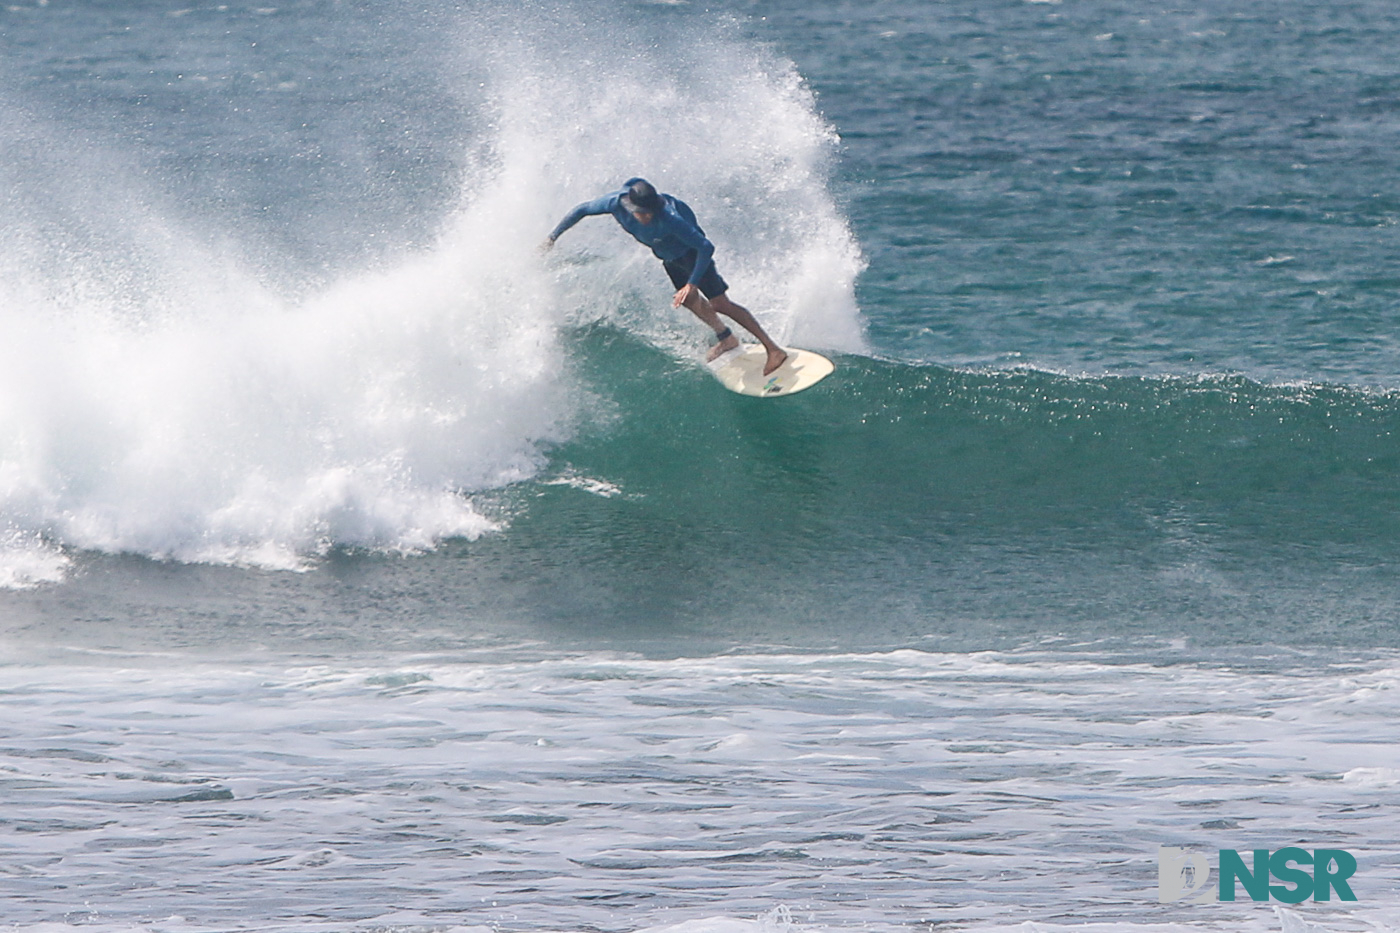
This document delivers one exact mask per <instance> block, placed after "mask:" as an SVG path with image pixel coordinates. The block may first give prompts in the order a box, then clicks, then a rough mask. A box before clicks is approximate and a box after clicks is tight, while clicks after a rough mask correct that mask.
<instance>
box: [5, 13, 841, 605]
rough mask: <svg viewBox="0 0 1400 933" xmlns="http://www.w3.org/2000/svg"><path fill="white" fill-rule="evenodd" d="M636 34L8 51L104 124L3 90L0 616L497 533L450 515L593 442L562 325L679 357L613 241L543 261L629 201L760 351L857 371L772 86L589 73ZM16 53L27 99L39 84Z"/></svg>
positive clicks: (557, 23) (399, 20) (815, 211)
mask: <svg viewBox="0 0 1400 933" xmlns="http://www.w3.org/2000/svg"><path fill="white" fill-rule="evenodd" d="M43 17H48V20H42V18H43ZM26 24H28V25H26ZM627 25H628V21H627V19H626V18H625V17H622V16H621V15H616V14H611V13H608V12H606V11H603V10H597V9H592V8H590V7H589V6H588V5H587V4H579V5H574V6H570V5H567V4H566V5H562V6H557V7H554V8H552V9H551V10H549V11H546V12H539V11H535V12H526V13H521V12H519V11H517V10H515V9H514V8H513V7H512V6H510V5H508V4H504V3H502V4H484V5H476V6H474V7H473V9H472V10H470V11H457V10H453V9H450V8H443V9H438V10H430V11H428V12H423V11H421V10H413V9H411V8H409V7H407V6H403V7H400V6H397V5H392V4H391V5H379V6H377V7H376V8H375V9H374V10H369V9H360V8H356V9H352V10H343V9H342V7H341V6H340V5H338V4H327V3H310V4H304V5H299V6H296V7H293V8H290V9H288V10H285V11H283V10H272V9H268V10H262V11H257V12H249V11H242V10H235V11H229V10H228V9H227V8H222V7H221V8H219V10H214V9H212V8H211V9H209V10H195V9H191V10H187V11H180V14H179V15H170V14H169V11H166V10H156V9H154V8H151V9H148V8H145V7H142V6H121V7H113V8H104V9H100V10H97V11H94V12H93V13H92V14H91V16H88V17H86V18H84V17H83V16H80V14H79V13H78V12H77V11H74V10H70V9H66V8H63V9H54V10H47V9H40V10H36V11H34V14H33V17H32V18H31V20H25V21H24V22H23V23H20V24H19V25H17V26H16V27H15V28H16V29H17V30H19V31H20V33H21V34H22V31H23V30H24V29H26V28H29V29H33V30H35V34H36V35H39V34H40V33H42V32H43V31H44V30H51V31H53V32H54V34H55V35H57V36H59V37H60V38H59V39H58V40H57V41H58V42H59V43H60V44H62V43H64V42H66V43H68V46H67V47H66V48H63V49H61V50H60V51H61V52H66V53H67V54H68V55H69V56H70V58H71V60H72V61H73V62H75V63H76V67H79V68H81V69H85V70H86V71H87V72H88V73H90V74H91V75H93V76H94V77H95V78H96V79H98V84H97V86H98V87H100V89H101V93H100V94H98V95H97V98H98V99H88V98H87V97H85V96H84V90H83V86H82V83H81V82H79V83H78V85H77V86H73V87H69V86H68V85H64V87H65V88H67V90H63V91H57V92H47V91H44V90H43V88H36V87H35V86H34V82H24V81H17V82H15V86H18V87H21V88H22V90H21V91H18V92H15V93H14V94H12V96H11V97H10V98H8V99H6V100H4V101H0V121H3V123H4V125H5V129H6V132H5V133H4V134H3V140H4V141H3V143H0V147H3V148H2V149H0V156H3V159H0V162H3V165H4V167H3V169H0V172H3V181H4V183H5V189H6V191H7V194H6V202H5V205H4V206H5V214H6V220H5V224H4V227H3V228H0V532H2V533H3V539H2V540H0V585H9V586H24V585H28V584H30V583H34V582H38V581H43V580H52V579H57V578H59V577H61V576H62V574H63V572H64V567H65V566H66V565H67V564H68V562H69V560H70V558H71V556H72V554H73V553H74V552H75V551H84V550H90V551H98V552H107V553H134V554H139V555H144V556H148V557H153V558H158V559H172V560H177V561H185V562H212V563H228V564H238V565H253V566H260V567H272V568H296V567H302V566H306V564H307V561H308V560H311V559H314V558H316V557H318V556H321V555H324V554H326V553H328V552H329V551H330V550H332V549H335V548H345V547H352V548H368V549H374V550H381V551H393V552H402V551H417V550H422V549H425V548H430V547H432V546H434V545H435V544H436V543H438V542H440V541H441V540H443V539H445V538H452V537H465V538H473V537H476V536H478V535H480V534H482V533H483V532H485V531H488V530H490V529H492V528H494V527H496V522H495V521H493V520H492V519H490V518H488V517H486V516H484V515H483V514H482V512H481V510H480V509H479V508H478V507H477V506H476V505H474V504H473V503H472V500H471V494H473V493H479V492H481V491H483V490H491V489H497V488H500V487H502V486H505V485H508V484H511V483H514V482H518V481H520V480H522V479H525V478H528V477H530V476H531V475H533V474H535V473H536V472H537V471H538V470H539V469H540V468H541V467H542V465H543V464H544V463H545V461H546V459H547V451H548V450H549V448H550V447H551V446H552V445H555V444H558V443H560V442H562V441H565V440H567V439H568V438H569V437H571V436H573V434H574V433H575V431H576V429H577V426H578V425H579V424H580V423H581V422H585V421H588V420H589V419H592V418H595V417H596V416H597V411H596V409H597V405H596V402H595V400H594V399H592V398H591V397H589V396H588V395H587V394H586V393H583V392H581V391H580V387H579V386H578V385H577V384H576V382H575V380H574V378H573V377H572V375H571V373H570V369H569V366H568V365H567V363H568V360H567V358H566V355H565V353H564V350H563V347H562V345H561V340H560V328H561V326H564V325H567V324H572V323H577V322H579V321H599V320H606V321H612V322H617V323H620V324H623V325H628V324H631V325H635V327H634V329H635V330H636V331H637V332H638V333H641V334H644V335H645V336H646V337H647V339H649V340H651V341H652V342H653V343H656V344H658V345H667V344H671V345H678V346H688V345H689V342H692V341H695V340H698V335H697V334H696V332H695V325H694V323H693V322H686V321H684V320H682V319H681V318H680V317H679V316H678V315H675V314H670V313H667V314H657V313H656V309H658V308H661V309H664V308H665V307H666V304H665V301H666V294H667V293H666V291H665V290H664V289H662V288H659V287H658V270H656V269H655V268H654V265H655V264H654V262H652V261H651V260H650V259H649V257H646V256H645V255H640V254H639V250H638V249H637V248H636V246H635V244H631V243H630V241H627V240H626V238H625V237H622V236H621V235H620V234H619V232H618V231H616V230H614V229H607V230H604V229H603V227H604V224H602V223H601V222H595V224H593V225H588V226H589V227H591V228H590V229H583V228H580V229H579V230H578V231H577V232H576V233H575V234H573V235H572V239H573V240H574V241H575V242H574V243H573V244H572V247H573V248H571V249H570V250H568V251H567V252H565V251H564V250H563V249H562V248H561V253H564V255H563V256H562V257H561V259H560V260H559V261H557V262H556V264H554V265H548V264H546V263H544V262H543V261H541V259H540V257H539V256H538V255H537V253H536V252H535V246H536V245H537V244H538V243H539V241H540V240H541V239H542V237H543V234H544V232H545V231H547V230H548V229H549V228H550V227H551V226H552V225H553V223H554V222H555V221H556V220H557V219H558V217H559V216H560V215H562V213H563V212H564V211H566V210H567V209H568V207H570V206H572V204H573V203H575V202H577V201H580V200H583V199H585V198H589V197H593V196H595V195H596V194H598V193H601V192H602V191H605V190H609V189H611V188H613V187H615V186H617V185H618V184H619V183H620V182H621V180H622V179H624V178H626V177H628V176H629V175H632V174H637V173H646V174H648V175H649V176H651V177H653V178H655V179H656V180H657V181H658V183H659V184H661V185H662V187H663V188H664V189H666V190H673V191H676V192H678V193H682V194H683V195H684V197H685V198H686V199H687V200H688V201H689V202H690V203H691V204H692V205H693V206H694V207H695V208H696V209H697V210H698V211H699V212H700V214H701V216H702V218H703V219H704V222H705V224H706V226H707V231H708V232H709V233H710V235H711V236H712V238H713V239H714V240H715V241H716V242H717V243H718V244H719V249H720V256H721V262H722V263H723V264H724V265H723V268H724V270H725V273H726V275H727V277H728V278H729V279H730V281H731V283H733V284H734V286H735V289H736V294H737V293H738V290H739V289H741V288H742V289H743V291H744V294H745V300H747V301H749V303H751V304H753V305H754V306H755V307H761V308H764V309H766V310H765V315H766V319H767V320H769V321H770V322H771V324H772V326H773V330H774V332H775V333H777V334H779V335H781V336H782V338H783V339H785V340H793V341H802V342H805V343H809V344H816V345H824V346H833V347H839V348H845V349H858V348H860V347H861V346H862V345H863V336H862V325H861V322H860V319H859V316H858V315H857V313H856V311H855V305H854V299H853V282H854V278H855V275H856V272H857V271H858V270H859V267H860V258H859V252H858V250H857V248H856V246H855V245H854V240H853V239H852V237H851V235H850V232H849V231H848V229H847V227H846V224H845V222H844V221H843V220H842V217H841V215H840V213H839V211H838V209H837V208H836V206H835V204H834V201H833V199H832V197H831V195H830V194H829V192H828V188H827V173H828V170H829V164H828V163H829V161H830V158H831V154H832V151H833V146H834V144H835V136H834V133H833V132H832V130H831V128H830V127H829V126H828V125H827V124H826V123H825V122H824V121H823V120H822V119H821V118H820V117H819V116H818V115H817V114H816V112H815V109H814V106H813V101H812V99H811V96H810V94H809V93H808V92H807V90H806V89H805V88H804V87H803V85H802V83H801V81H800V79H799V78H798V76H797V74H796V72H795V70H794V69H793V67H792V65H791V64H790V63H789V62H787V61H785V60H783V59H781V58H779V57H778V56H776V55H775V54H773V53H771V52H768V51H767V50H765V49H764V48H763V47H761V46H759V45H758V44H757V43H754V42H753V41H751V40H747V39H744V38H743V37H742V36H740V35H739V33H738V31H737V29H735V28H731V27H724V26H721V27H720V28H718V29H716V28H706V29H703V30H702V29H701V28H699V26H697V25H694V24H692V25H690V26H686V25H684V23H681V24H678V25H676V24H673V25H670V26H668V25H667V24H665V23H664V22H659V23H656V24H654V28H652V29H651V31H650V32H649V33H648V36H647V38H646V41H644V42H638V43H636V44H635V45H634V47H633V49H632V51H630V52H629V53H628V54H626V55H617V56H610V57H607V58H606V59H604V60H601V61H599V60H596V59H595V57H594V56H593V55H592V54H591V53H586V52H585V51H584V50H586V49H589V48H598V47H601V46H600V45H599V44H600V43H606V40H607V38H608V37H610V36H615V35H616V34H617V33H618V31H619V30H623V29H625V28H627ZM259 43H261V47H262V48H263V49H267V51H260V49H259ZM94 44H96V45H100V46H101V47H103V48H108V49H111V50H112V54H110V55H102V56H98V55H97V54H96V53H94V52H92V51H90V49H91V48H92V47H93V46H94ZM18 45H19V47H20V48H25V49H29V50H30V51H29V53H28V54H29V56H30V58H29V59H22V60H21V61H20V62H19V63H18V64H17V65H16V66H15V67H16V68H19V69H20V70H21V71H23V68H24V67H25V66H28V67H29V68H30V69H31V70H34V69H38V68H40V67H41V66H43V64H44V62H43V61H42V59H41V56H42V52H41V51H39V50H36V47H34V46H32V45H25V44H24V43H22V42H20V43H18ZM269 46H270V48H269ZM367 47H368V54H367V55H366V56H359V55H357V56H352V58H353V59H354V60H353V61H350V62H348V63H347V61H346V58H345V56H344V55H342V54H341V52H340V51H338V50H339V49H345V48H351V49H366V48H367ZM381 52H382V53H383V55H384V56H385V57H387V61H385V59H384V58H382V57H380V56H379V53H381ZM328 75H337V76H338V77H337V78H336V79H334V80H331V79H329V78H327V76H328ZM65 94H68V95H71V96H64V95H65ZM104 104H105V105H108V106H105V107H104ZM143 107H144V108H145V110H143V109H142V108H143ZM148 113H149V114H154V116H147V114H148ZM673 113H683V114H686V115H687V116H688V118H689V121H690V126H691V129H690V131H688V132H687V133H684V134H677V133H676V132H675V131H674V130H673V128H672V126H671V121H670V120H669V119H667V118H666V116H665V115H666V114H673ZM74 127H77V128H79V129H80V130H81V131H82V132H83V133H84V134H86V136H87V140H88V145H87V146H86V147H83V148H79V149H78V150H76V151H75V149H74V147H72V146H69V145H63V144H62V141H63V139H64V138H65V134H66V133H71V132H74V129H73V128H74ZM780 204H781V205H782V206H783V209H782V210H775V209H774V207H775V205H780ZM607 226H608V227H611V226H612V225H611V224H608V225H607ZM752 243H758V244H760V245H759V246H758V247H757V248H753V249H745V250H740V249H739V244H752ZM660 281H661V282H664V279H662V280H660Z"/></svg>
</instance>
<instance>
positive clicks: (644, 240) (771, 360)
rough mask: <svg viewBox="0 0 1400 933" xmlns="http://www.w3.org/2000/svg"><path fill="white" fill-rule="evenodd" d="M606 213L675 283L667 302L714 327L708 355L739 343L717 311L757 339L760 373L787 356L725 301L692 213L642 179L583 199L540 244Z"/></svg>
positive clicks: (724, 288) (710, 250) (710, 248)
mask: <svg viewBox="0 0 1400 933" xmlns="http://www.w3.org/2000/svg"><path fill="white" fill-rule="evenodd" d="M596 214H612V216H613V219H614V220H616V221H617V222H618V223H619V224H621V226H622V229H624V230H626V231H627V232H628V233H630V234H632V236H633V238H634V239H636V241H637V242H638V243H641V244H642V245H643V246H649V247H651V251H652V252H653V253H654V254H655V255H656V258H657V259H660V260H661V262H662V264H663V265H664V266H665V268H666V274H667V275H669V276H670V277H671V284H673V285H674V286H675V287H676V296H675V299H674V300H673V301H672V302H671V305H672V306H673V307H677V308H679V307H680V306H681V305H684V306H685V307H687V308H689V309H690V310H691V312H693V313H694V314H695V316H696V317H698V318H699V319H700V320H702V321H704V322H705V323H706V324H708V325H709V326H710V329H711V330H713V331H714V332H715V341H716V342H715V346H714V348H713V349H711V350H710V354H709V357H708V359H711V360H713V359H714V358H715V357H717V356H719V355H720V354H722V353H727V352H728V351H730V350H733V349H735V348H736V347H738V346H739V340H738V338H737V337H735V336H734V332H733V331H732V330H730V329H729V327H728V326H727V325H725V323H724V322H723V321H721V320H720V319H719V316H720V315H721V314H723V315H724V316H725V317H727V318H729V319H730V320H732V321H734V322H735V323H736V324H738V325H740V326H741V327H743V328H744V330H746V331H748V332H749V333H751V334H753V335H754V336H755V337H757V338H758V342H759V343H761V344H763V349H764V350H766V351H767V352H768V360H767V362H766V363H765V364H764V367H763V374H764V375H765V376H766V375H768V374H769V373H771V372H773V370H775V369H777V368H778V367H779V366H781V365H783V360H785V359H787V352H786V351H784V350H783V348H782V347H780V346H778V345H777V344H776V343H774V342H773V340H772V338H771V337H769V336H768V334H767V333H765V332H764V330H763V327H762V326H761V325H760V324H759V323H758V321H757V320H755V318H754V316H753V315H752V314H751V313H749V310H748V309H747V308H745V307H744V306H743V305H739V304H735V303H734V302H732V301H730V300H729V285H728V284H727V283H726V282H725V281H724V279H722V278H720V275H719V272H718V271H717V270H716V269H715V264H714V260H713V258H712V257H713V256H714V253H715V245H714V244H713V243H711V242H710V241H709V239H707V238H706V236H705V231H703V230H701V229H700V224H699V223H698V222H697V221H696V219H695V212H694V211H692V210H691V209H690V205H688V204H686V203H685V202H684V201H682V200H681V199H680V198H676V197H672V196H671V195H669V194H659V193H658V192H657V190H656V189H655V188H653V187H652V186H651V184H650V182H648V181H647V180H646V179H645V178H629V179H628V180H627V182H626V183H625V184H624V185H623V187H622V190H620V191H614V192H613V193H611V194H605V195H603V196H602V197H600V198H595V199H594V200H592V201H585V202H584V203H582V204H580V205H578V206H577V207H575V208H574V209H573V210H571V211H569V213H568V216H566V217H565V218H564V219H563V220H561V221H559V226H557V227H555V228H554V231H553V232H552V233H550V235H549V238H548V239H546V240H545V242H544V248H545V249H549V248H550V247H552V246H553V245H554V241H555V240H557V239H559V237H560V235H561V234H563V232H564V231H565V230H568V229H569V228H570V227H572V226H573V225H574V224H576V223H578V222H579V221H580V220H582V219H583V218H585V217H591V216H593V215H596Z"/></svg>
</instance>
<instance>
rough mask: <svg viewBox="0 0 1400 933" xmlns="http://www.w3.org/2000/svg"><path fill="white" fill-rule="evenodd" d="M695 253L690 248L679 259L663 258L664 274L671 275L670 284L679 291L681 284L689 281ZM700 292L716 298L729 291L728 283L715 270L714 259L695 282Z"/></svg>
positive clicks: (693, 267) (693, 268)
mask: <svg viewBox="0 0 1400 933" xmlns="http://www.w3.org/2000/svg"><path fill="white" fill-rule="evenodd" d="M696 255H697V253H696V252H695V250H691V251H690V252H688V253H686V254H685V255H684V256H682V257H681V258H680V259H667V260H665V263H664V264H665V266H666V274H667V275H669V276H670V277H671V284H672V285H674V286H676V290H677V291H680V289H681V286H683V285H684V284H685V283H686V282H689V281H690V273H692V272H694V271H695V257H696ZM696 285H697V286H698V287H699V289H700V291H701V293H702V294H703V295H704V296H705V297H706V298H718V297H719V296H720V295H723V294H724V293H725V292H727V291H729V283H728V282H726V281H725V280H724V279H722V278H720V274H719V272H718V271H716V270H715V263H714V260H711V261H710V268H708V269H706V270H705V274H704V275H702V276H700V281H699V282H697V283H696Z"/></svg>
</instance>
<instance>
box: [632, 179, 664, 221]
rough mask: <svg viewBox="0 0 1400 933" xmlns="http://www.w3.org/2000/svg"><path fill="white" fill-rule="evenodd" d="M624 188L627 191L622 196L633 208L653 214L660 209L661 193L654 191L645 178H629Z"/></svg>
mask: <svg viewBox="0 0 1400 933" xmlns="http://www.w3.org/2000/svg"><path fill="white" fill-rule="evenodd" d="M626 188H627V193H626V194H625V195H623V198H624V199H626V201H627V202H628V204H629V205H630V206H631V207H632V208H633V209H634V210H639V211H646V212H647V213H648V214H655V213H656V212H657V211H659V210H661V208H662V206H663V205H662V202H661V195H659V194H657V193H656V189H655V188H653V187H652V186H651V182H649V181H647V180H646V179H645V178H629V179H628V180H627V184H626Z"/></svg>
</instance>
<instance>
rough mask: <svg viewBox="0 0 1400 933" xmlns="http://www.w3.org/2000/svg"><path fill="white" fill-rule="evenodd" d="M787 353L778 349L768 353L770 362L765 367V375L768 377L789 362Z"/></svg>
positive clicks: (775, 348)
mask: <svg viewBox="0 0 1400 933" xmlns="http://www.w3.org/2000/svg"><path fill="white" fill-rule="evenodd" d="M787 356H788V355H787V351H786V350H781V349H779V348H777V347H774V348H773V349H771V350H769V351H768V362H767V363H765V364H764V365H763V375H765V376H767V375H769V374H771V373H772V372H773V370H775V369H777V368H778V367H779V366H781V365H783V364H784V363H786V362H787Z"/></svg>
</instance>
